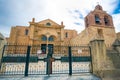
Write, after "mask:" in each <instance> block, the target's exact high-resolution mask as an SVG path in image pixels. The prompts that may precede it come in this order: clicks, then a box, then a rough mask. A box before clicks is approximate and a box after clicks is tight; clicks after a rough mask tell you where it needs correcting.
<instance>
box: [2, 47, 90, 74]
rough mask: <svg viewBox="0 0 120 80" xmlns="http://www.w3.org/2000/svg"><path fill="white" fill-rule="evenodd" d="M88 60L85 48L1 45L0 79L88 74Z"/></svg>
mask: <svg viewBox="0 0 120 80" xmlns="http://www.w3.org/2000/svg"><path fill="white" fill-rule="evenodd" d="M91 60H92V59H91V49H90V47H89V46H54V45H42V46H39V45H35V46H27V45H5V46H4V49H3V52H2V60H1V65H0V66H1V67H0V69H1V71H0V75H24V76H28V75H38V74H39V75H42V74H47V75H50V74H69V75H72V74H75V73H86V72H87V73H90V72H92V65H91V62H92V61H91Z"/></svg>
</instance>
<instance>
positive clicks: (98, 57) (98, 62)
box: [90, 39, 106, 77]
mask: <svg viewBox="0 0 120 80" xmlns="http://www.w3.org/2000/svg"><path fill="white" fill-rule="evenodd" d="M90 46H91V55H92V67H93V74H95V75H97V76H99V77H102V76H103V74H102V70H104V66H105V62H106V47H105V43H104V40H103V39H95V40H92V41H91V42H90Z"/></svg>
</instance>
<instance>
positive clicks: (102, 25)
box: [7, 4, 116, 50]
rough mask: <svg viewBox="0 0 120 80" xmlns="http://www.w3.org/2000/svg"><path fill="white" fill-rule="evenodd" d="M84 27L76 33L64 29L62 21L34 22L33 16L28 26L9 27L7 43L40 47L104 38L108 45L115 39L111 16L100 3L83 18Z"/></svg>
mask: <svg viewBox="0 0 120 80" xmlns="http://www.w3.org/2000/svg"><path fill="white" fill-rule="evenodd" d="M84 21H85V29H84V30H83V31H82V32H81V33H79V34H77V31H75V30H69V29H64V28H65V26H64V24H63V22H61V24H58V23H56V22H54V21H52V20H51V19H46V20H43V21H40V22H36V21H35V18H33V19H32V21H31V22H29V26H14V27H12V28H11V32H10V37H9V38H7V44H8V45H31V46H33V45H39V46H41V49H42V50H44V48H45V47H46V46H47V45H48V46H51V47H54V46H66V45H71V46H81V45H89V42H90V41H91V40H93V39H97V38H99V39H104V40H105V45H106V47H110V46H111V45H112V44H113V43H114V41H115V39H116V32H115V27H114V24H113V19H112V16H111V15H109V14H108V13H106V11H104V10H103V8H102V6H101V5H99V4H98V5H96V6H95V9H94V10H93V11H91V12H90V13H88V15H87V16H86V17H85V18H84Z"/></svg>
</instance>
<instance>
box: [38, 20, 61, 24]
mask: <svg viewBox="0 0 120 80" xmlns="http://www.w3.org/2000/svg"><path fill="white" fill-rule="evenodd" d="M37 24H40V25H46V26H60V25H59V24H57V23H56V22H54V21H52V20H51V19H46V20H43V21H40V22H38V23H37Z"/></svg>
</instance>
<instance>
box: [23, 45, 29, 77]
mask: <svg viewBox="0 0 120 80" xmlns="http://www.w3.org/2000/svg"><path fill="white" fill-rule="evenodd" d="M30 48H31V46H28V47H27V55H26V64H25V74H24V76H25V77H26V76H28V69H29V58H30Z"/></svg>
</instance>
